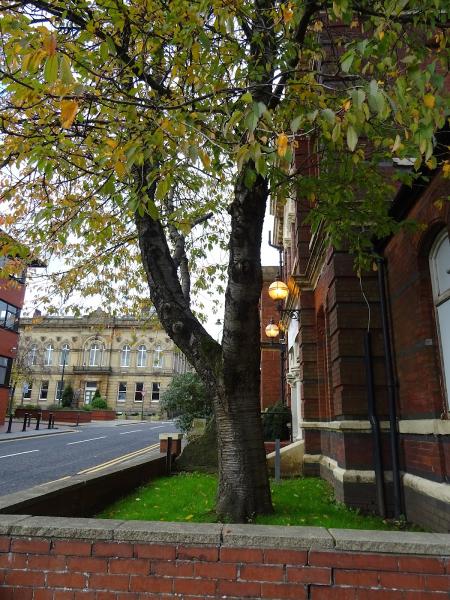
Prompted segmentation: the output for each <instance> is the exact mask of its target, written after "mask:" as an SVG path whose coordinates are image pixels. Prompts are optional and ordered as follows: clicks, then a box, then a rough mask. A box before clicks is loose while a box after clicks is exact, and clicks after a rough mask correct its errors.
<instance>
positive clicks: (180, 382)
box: [161, 373, 212, 432]
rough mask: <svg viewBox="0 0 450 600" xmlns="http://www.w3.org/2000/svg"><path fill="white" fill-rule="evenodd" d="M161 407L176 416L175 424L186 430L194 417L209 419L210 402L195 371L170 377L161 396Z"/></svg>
mask: <svg viewBox="0 0 450 600" xmlns="http://www.w3.org/2000/svg"><path fill="white" fill-rule="evenodd" d="M161 408H162V409H163V410H165V411H167V412H168V413H169V414H174V415H175V416H176V422H177V426H178V427H179V428H180V429H181V431H184V432H187V431H189V430H190V429H191V427H192V421H193V420H194V419H203V418H205V419H209V418H210V417H211V415H212V403H211V400H210V398H209V396H208V390H207V389H206V388H205V386H204V384H203V382H202V380H201V379H200V377H199V376H198V375H197V374H196V373H183V374H182V375H177V376H176V377H174V378H173V379H172V381H171V382H170V384H169V386H168V388H167V389H166V390H165V391H164V393H163V395H162V397H161Z"/></svg>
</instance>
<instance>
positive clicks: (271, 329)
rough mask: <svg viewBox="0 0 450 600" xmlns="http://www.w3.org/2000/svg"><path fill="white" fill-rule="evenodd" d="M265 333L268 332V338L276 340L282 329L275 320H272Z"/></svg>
mask: <svg viewBox="0 0 450 600" xmlns="http://www.w3.org/2000/svg"><path fill="white" fill-rule="evenodd" d="M265 331H266V335H267V337H269V338H271V339H273V338H276V337H277V335H279V333H280V328H279V327H278V325H277V324H276V323H275V321H274V320H273V319H270V322H269V324H268V325H267V326H266V329H265Z"/></svg>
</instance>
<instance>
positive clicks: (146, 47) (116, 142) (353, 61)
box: [0, 0, 450, 521]
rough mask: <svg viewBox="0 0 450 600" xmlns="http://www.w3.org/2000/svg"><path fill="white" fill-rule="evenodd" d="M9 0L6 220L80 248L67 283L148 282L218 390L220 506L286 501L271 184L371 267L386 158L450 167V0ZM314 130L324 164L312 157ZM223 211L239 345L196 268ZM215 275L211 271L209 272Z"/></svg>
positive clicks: (64, 275) (240, 508)
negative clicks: (216, 334)
mask: <svg viewBox="0 0 450 600" xmlns="http://www.w3.org/2000/svg"><path fill="white" fill-rule="evenodd" d="M1 10H2V21H1V27H2V30H1V31H2V39H3V44H2V48H1V53H2V65H1V75H2V82H3V84H2V85H3V87H2V89H1V92H0V94H1V102H2V107H1V131H2V138H3V145H2V150H1V156H0V164H2V165H3V167H4V168H5V169H7V170H8V172H7V175H6V176H5V177H4V178H3V181H2V197H3V198H4V199H5V200H6V201H7V202H9V203H10V206H11V207H12V208H13V210H12V211H11V216H10V217H7V218H5V223H4V225H5V226H6V227H7V228H8V230H11V233H12V234H13V235H14V236H15V237H17V238H18V239H19V240H21V239H22V240H23V239H25V238H26V239H27V240H28V241H30V240H32V242H33V244H34V248H35V250H36V251H37V252H39V254H40V255H42V256H44V255H45V251H46V250H47V253H51V254H54V255H59V256H63V257H65V259H66V264H67V265H70V266H68V267H67V269H66V271H65V272H61V273H60V276H59V277H56V281H58V282H59V283H60V284H61V283H62V285H63V290H65V292H67V293H69V292H70V291H71V290H72V289H74V288H75V287H77V288H78V287H80V286H81V276H82V274H83V269H84V275H85V284H84V287H83V291H84V292H85V293H96V292H99V291H102V293H103V294H104V296H105V297H106V300H110V301H111V302H114V301H117V294H118V292H119V291H120V290H121V289H122V290H124V292H125V298H126V299H128V298H129V297H130V295H132V290H133V289H138V288H139V286H140V285H141V283H142V281H143V280H146V282H147V284H148V289H149V292H150V298H151V301H152V303H153V305H154V306H155V308H156V311H157V313H158V317H159V319H160V321H161V323H162V325H163V327H164V328H165V330H166V332H167V333H168V335H169V336H170V337H171V338H172V339H173V340H174V342H175V343H176V344H177V345H178V347H179V348H180V349H181V350H182V351H183V352H184V354H185V355H186V357H187V358H188V360H189V362H190V363H191V364H192V365H193V366H194V367H195V369H196V371H197V373H198V374H199V375H200V376H201V378H202V380H203V381H204V382H205V384H206V386H207V388H208V391H209V393H210V395H211V397H212V398H213V405H214V413H215V419H216V422H217V428H218V447H219V473H220V474H219V490H218V502H217V508H216V510H217V513H218V516H219V517H220V518H221V519H227V520H231V521H245V520H247V519H248V518H251V517H252V515H254V514H255V513H264V512H270V511H271V510H272V505H271V499H270V491H269V484H268V478H267V470H266V467H265V453H264V448H263V440H262V433H261V423H260V415H259V378H260V373H259V352H258V347H259V331H260V330H259V321H258V300H259V295H260V290H261V268H260V246H261V232H262V225H263V219H264V213H265V207H266V203H267V199H268V197H269V195H270V194H271V195H272V196H276V195H278V196H281V197H287V196H288V195H292V196H293V197H302V198H303V199H307V200H308V201H309V202H310V203H311V209H312V210H311V217H310V219H311V223H312V225H313V226H314V227H318V226H319V225H320V226H321V227H323V228H324V229H325V231H326V232H327V233H328V235H329V237H330V241H331V242H332V243H335V244H340V245H342V244H345V245H346V247H348V248H349V249H350V250H351V251H353V252H355V254H356V255H357V256H358V257H359V263H360V265H363V266H364V265H367V263H368V262H369V261H370V258H369V257H370V247H371V239H372V237H373V236H374V235H375V236H384V235H387V234H388V233H389V232H390V231H392V230H393V229H394V228H395V227H396V224H395V223H393V221H392V219H390V217H389V214H388V207H387V204H388V203H387V202H386V189H387V187H386V184H385V182H384V180H383V179H382V178H381V175H380V172H379V168H378V165H379V164H380V161H383V160H384V161H386V160H387V159H389V160H391V159H392V157H396V158H399V159H405V158H408V159H409V160H411V159H412V161H413V162H414V165H415V168H416V169H419V167H420V166H421V165H422V164H423V163H425V162H426V164H427V165H428V167H429V168H430V169H434V168H437V167H438V166H440V165H439V161H440V158H439V156H436V148H437V145H436V143H437V138H436V137H435V131H437V130H439V129H441V128H443V127H444V125H445V107H446V98H445V94H444V77H443V75H442V74H441V73H442V72H445V69H446V67H447V62H446V61H447V60H448V54H447V53H446V46H445V34H446V23H447V17H448V7H447V3H445V2H444V1H443V0H410V1H407V0H378V1H376V2H373V1H372V0H370V1H369V0H334V1H331V0H323V1H320V0H298V1H292V2H287V3H278V2H276V1H275V0H269V1H267V0H254V1H250V0H233V1H231V2H221V1H220V0H217V1H215V2H212V3H210V2H203V1H199V2H197V3H192V2H188V1H187V0H179V1H178V2H168V3H167V2H161V1H158V0H147V1H146V2H142V1H137V0H129V1H128V2H122V1H118V2H106V1H104V0H92V2H89V3H87V2H85V0H64V1H62V0H34V1H23V2H20V3H17V2H13V1H12V0H11V2H8V0H5V1H4V2H2V4H1ZM343 25H344V26H345V27H343ZM447 104H448V103H447ZM305 143H308V144H309V145H310V147H311V148H312V149H313V152H312V155H313V156H315V158H316V165H317V163H318V162H319V161H320V178H318V177H317V176H316V175H317V169H315V168H314V165H312V168H311V165H310V164H309V170H308V171H307V172H305V169H304V168H302V166H303V165H302V164H301V162H302V161H301V156H297V159H296V161H294V156H295V154H296V151H297V146H298V145H299V144H300V146H301V147H302V145H304V144H305ZM300 149H301V148H300ZM310 156H311V152H310ZM440 162H442V161H440ZM443 168H444V170H445V172H446V173H447V174H448V172H449V170H450V168H449V164H448V162H446V163H444V165H443ZM413 176H414V173H412V174H408V178H409V179H411V178H412V177H413ZM398 177H399V176H398ZM398 177H397V180H398ZM227 192H228V197H229V201H228V198H227ZM211 213H213V216H212V217H211ZM226 213H228V216H226ZM224 218H225V221H224ZM223 222H225V225H226V227H227V230H228V233H227V236H228V250H229V260H228V269H227V281H226V294H225V315H224V328H223V341H222V345H219V344H218V343H217V342H216V341H215V340H213V339H212V338H211V336H209V335H208V333H207V332H206V331H205V329H204V328H203V326H202V324H201V322H200V320H199V318H198V317H197V316H196V314H195V313H194V311H193V307H192V304H191V299H190V288H191V280H190V277H191V272H190V270H189V267H192V266H195V262H196V260H199V259H202V258H203V259H205V258H207V257H208V253H209V252H210V250H211V248H212V246H213V243H214V241H217V240H219V239H220V237H221V235H220V233H221V232H222V233H223V229H222V230H219V229H218V228H219V227H220V225H221V223H223ZM198 232H200V233H198ZM195 238H200V239H199V240H198V241H199V242H200V243H199V244H197V245H195V244H194V240H195ZM138 255H139V256H140V259H141V264H142V268H143V272H144V273H145V279H143V278H142V271H141V270H140V267H139V266H138V265H139V263H138V262H137V261H138ZM121 264H124V265H126V272H125V275H124V274H123V273H122V274H121V273H120V265H121ZM203 266H204V265H203ZM206 269H207V271H206V273H207V275H208V276H212V273H213V271H214V270H213V267H212V266H211V265H207V266H206ZM208 269H209V271H208ZM121 280H125V283H124V284H123V285H122V286H121V284H119V282H120V281H121ZM196 281H197V284H198V285H199V286H200V287H203V288H205V287H208V282H207V281H206V279H205V272H201V273H200V275H198V276H197V280H196ZM141 292H142V289H140V292H139V293H141ZM49 295H50V294H49Z"/></svg>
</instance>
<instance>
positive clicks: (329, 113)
mask: <svg viewBox="0 0 450 600" xmlns="http://www.w3.org/2000/svg"><path fill="white" fill-rule="evenodd" d="M322 116H323V118H324V119H325V121H327V123H329V124H330V125H334V122H335V121H336V115H335V113H334V111H333V110H331V108H324V109H323V110H322Z"/></svg>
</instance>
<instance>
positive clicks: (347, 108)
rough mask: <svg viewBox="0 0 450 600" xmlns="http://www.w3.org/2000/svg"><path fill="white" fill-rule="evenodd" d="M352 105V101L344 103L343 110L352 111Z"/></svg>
mask: <svg viewBox="0 0 450 600" xmlns="http://www.w3.org/2000/svg"><path fill="white" fill-rule="evenodd" d="M351 105H352V101H351V100H346V101H345V102H343V104H342V108H343V109H344V110H345V112H347V111H348V110H350V107H351Z"/></svg>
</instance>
